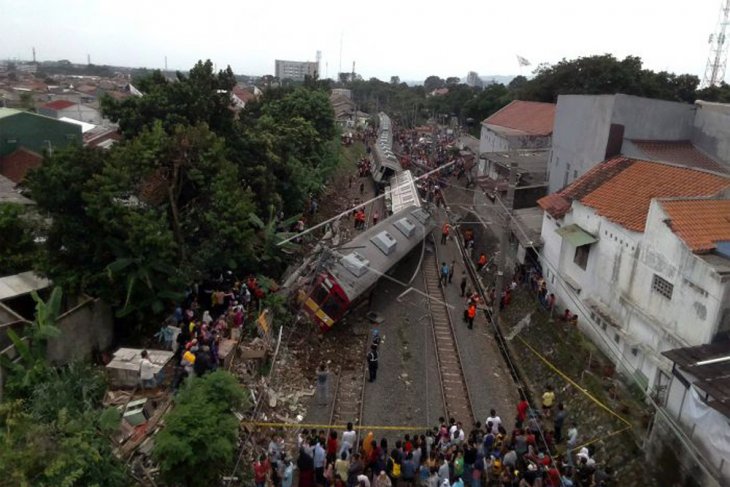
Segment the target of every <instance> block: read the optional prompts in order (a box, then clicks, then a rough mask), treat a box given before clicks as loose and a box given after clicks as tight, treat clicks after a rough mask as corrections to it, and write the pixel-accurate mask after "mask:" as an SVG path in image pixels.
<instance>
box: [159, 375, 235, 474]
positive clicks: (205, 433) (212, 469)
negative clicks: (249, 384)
mask: <svg viewBox="0 0 730 487" xmlns="http://www.w3.org/2000/svg"><path fill="white" fill-rule="evenodd" d="M190 381H191V383H190V384H188V387H185V388H183V389H182V390H181V391H180V393H179V394H178V396H177V397H176V398H175V407H174V409H173V410H172V411H171V412H170V413H169V414H168V415H167V417H166V419H165V428H164V429H163V430H162V431H161V432H160V433H159V434H158V435H157V437H156V439H155V446H154V449H153V451H152V453H153V455H154V457H155V458H156V459H157V461H158V462H159V465H160V474H161V475H162V478H163V479H164V480H165V481H166V482H168V483H169V484H175V485H184V486H187V487H197V486H201V487H204V486H209V485H214V484H216V483H217V481H218V479H219V478H220V476H221V474H222V473H223V472H226V471H229V470H230V469H231V467H232V466H233V462H234V460H235V458H234V454H235V452H236V446H237V440H238V420H237V419H236V416H234V414H233V412H232V410H235V409H238V408H242V407H246V406H247V404H248V395H247V393H246V391H244V389H242V388H241V386H240V385H239V384H238V381H237V380H236V378H235V377H233V376H232V375H231V374H229V373H228V372H224V371H218V372H213V373H212V374H208V375H206V376H203V377H202V378H193V379H190Z"/></svg>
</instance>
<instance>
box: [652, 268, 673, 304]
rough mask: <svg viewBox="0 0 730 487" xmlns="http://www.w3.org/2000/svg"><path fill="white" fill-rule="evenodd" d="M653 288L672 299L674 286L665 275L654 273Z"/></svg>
mask: <svg viewBox="0 0 730 487" xmlns="http://www.w3.org/2000/svg"><path fill="white" fill-rule="evenodd" d="M651 288H652V289H653V290H654V291H656V292H657V293H659V294H661V295H662V296H664V297H665V298H667V299H672V292H673V291H674V286H673V285H672V284H671V283H670V282H669V281H667V280H666V279H664V278H663V277H660V276H657V275H656V274H654V279H653V280H652V281H651Z"/></svg>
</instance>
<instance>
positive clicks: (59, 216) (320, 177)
mask: <svg viewBox="0 0 730 487" xmlns="http://www.w3.org/2000/svg"><path fill="white" fill-rule="evenodd" d="M135 83H136V84H135V86H136V87H137V88H138V89H139V90H140V91H141V92H142V93H144V96H141V97H130V98H127V99H125V100H123V101H117V100H113V99H110V98H107V99H105V100H103V102H102V108H103V111H104V113H105V115H106V116H107V117H109V118H110V119H112V120H114V121H117V122H118V123H119V124H120V127H121V130H122V132H123V133H124V136H125V139H124V140H123V141H122V142H120V143H118V144H116V145H114V146H113V147H112V148H111V149H110V150H108V151H100V150H94V149H85V148H71V149H68V150H66V151H56V152H55V153H54V154H53V156H52V157H49V158H47V160H46V161H45V162H44V164H43V165H42V166H41V167H40V168H39V169H38V170H36V171H33V172H32V173H31V174H30V176H29V177H28V182H27V187H28V188H29V189H30V192H31V195H32V197H33V198H34V199H36V201H37V202H38V208H39V210H40V211H41V212H42V213H43V216H47V217H50V218H48V221H49V222H51V223H50V228H49V229H48V232H47V233H48V234H47V240H46V243H45V245H44V252H43V254H44V255H43V257H42V258H40V259H39V264H38V267H39V268H40V270H41V271H43V272H44V273H45V274H47V275H48V276H49V277H50V278H51V279H53V281H54V282H56V283H60V284H61V285H63V286H64V287H65V288H67V289H68V290H70V291H72V292H78V291H84V292H87V293H89V294H92V295H94V296H98V297H101V298H103V299H105V300H106V301H107V302H109V303H110V304H112V305H113V306H115V307H116V310H117V315H118V316H120V317H125V316H129V317H130V318H132V317H133V318H135V320H134V322H135V323H136V324H137V325H142V324H144V323H151V322H156V321H157V320H158V319H159V317H160V316H161V314H162V313H163V311H164V310H165V309H166V308H167V307H168V306H169V301H172V300H177V299H179V298H180V297H181V296H180V291H181V290H182V289H184V288H185V287H186V286H187V285H188V284H189V283H190V282H193V281H200V280H203V279H206V278H208V277H210V276H211V275H218V274H220V272H223V271H226V270H232V271H234V272H236V273H248V272H257V273H259V272H263V273H268V272H276V271H279V270H281V267H283V263H284V260H285V259H286V254H284V253H283V252H282V249H281V248H279V247H278V246H277V245H276V243H278V240H276V238H277V237H276V235H277V234H280V233H281V232H282V230H286V228H284V229H282V228H280V227H276V228H275V229H274V231H271V230H270V229H267V230H266V231H262V228H258V227H257V226H256V225H255V220H252V219H251V218H249V216H250V215H252V214H253V215H256V216H257V217H258V218H259V219H260V220H264V221H267V222H272V221H275V219H274V218H273V215H276V214H278V212H279V211H282V210H283V211H284V213H285V214H287V215H296V214H299V213H301V211H302V207H303V205H304V204H305V202H306V201H307V199H308V198H309V195H310V194H311V193H319V192H320V191H321V189H322V188H323V185H324V184H325V182H326V181H327V179H328V178H329V176H330V175H331V173H332V172H333V171H334V168H335V167H336V166H337V165H338V163H339V159H338V157H337V155H338V154H339V147H338V146H337V145H336V144H334V143H333V142H332V141H333V140H335V139H336V136H337V131H336V128H335V124H334V114H333V111H332V107H331V106H330V103H329V99H328V94H327V92H326V91H325V90H326V88H327V83H326V82H322V81H320V80H317V79H314V78H313V79H310V80H307V82H305V83H304V86H301V87H299V88H296V89H295V88H285V89H274V90H270V91H269V92H267V94H266V96H264V97H263V99H262V100H260V101H259V102H252V103H250V104H249V106H247V108H246V110H244V111H242V112H240V113H239V114H238V115H237V114H236V112H235V111H233V110H232V109H231V108H232V107H231V102H230V90H231V89H232V88H233V86H234V85H235V83H236V80H235V77H234V76H233V73H232V71H231V70H230V68H228V69H226V70H225V71H220V72H217V73H215V72H214V70H213V65H212V63H211V62H210V61H206V62H202V61H201V62H199V63H197V64H196V65H195V66H194V67H193V69H191V70H190V72H189V73H188V74H186V75H184V74H182V73H178V74H177V81H175V82H170V81H168V79H167V78H165V77H164V76H163V75H162V73H160V72H159V71H156V72H153V73H152V74H150V75H148V76H146V77H142V78H139V79H137V80H135ZM272 208H273V211H272V210H271V209H272ZM274 226H276V223H274ZM91 234H93V238H89V235H91ZM262 235H263V236H264V237H266V238H265V239H264V240H263V241H261V239H260V237H261V236H262ZM268 237H272V238H268ZM130 321H131V320H130Z"/></svg>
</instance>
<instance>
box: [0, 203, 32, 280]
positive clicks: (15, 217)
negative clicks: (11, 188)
mask: <svg viewBox="0 0 730 487" xmlns="http://www.w3.org/2000/svg"><path fill="white" fill-rule="evenodd" d="M38 225H40V223H39V222H36V221H35V220H34V218H33V215H32V212H31V211H30V210H29V209H28V207H26V206H25V205H19V204H15V203H0V269H2V274H3V275H10V274H17V273H19V272H25V271H29V270H31V269H33V266H34V265H35V263H36V261H37V259H38V257H39V252H38V247H37V246H36V244H35V238H36V228H37V227H38Z"/></svg>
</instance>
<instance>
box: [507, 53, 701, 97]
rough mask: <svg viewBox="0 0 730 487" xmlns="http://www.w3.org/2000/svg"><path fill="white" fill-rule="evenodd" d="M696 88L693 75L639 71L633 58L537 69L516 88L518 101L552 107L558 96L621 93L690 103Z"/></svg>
mask: <svg viewBox="0 0 730 487" xmlns="http://www.w3.org/2000/svg"><path fill="white" fill-rule="evenodd" d="M698 84H699V79H698V78H697V77H696V76H693V75H688V74H684V75H675V74H673V73H667V72H665V71H661V72H658V73H657V72H654V71H650V70H647V69H643V68H642V62H641V58H639V57H636V56H627V57H626V58H624V59H623V60H618V59H616V58H614V57H613V56H612V55H611V54H604V55H601V56H588V57H581V58H577V59H572V60H565V59H563V60H562V61H560V62H559V63H557V64H555V65H552V66H550V65H541V66H539V67H538V68H537V70H536V71H535V77H534V78H532V79H531V80H529V81H528V82H527V83H524V84H523V85H522V86H521V87H520V88H519V91H518V98H520V99H525V100H536V101H544V102H552V103H554V102H556V101H557V98H558V95H561V94H586V95H591V94H593V95H597V94H614V93H624V94H627V95H637V96H645V97H649V98H660V99H664V100H672V101H684V102H687V103H692V102H694V96H695V90H696V89H697V85H698Z"/></svg>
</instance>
